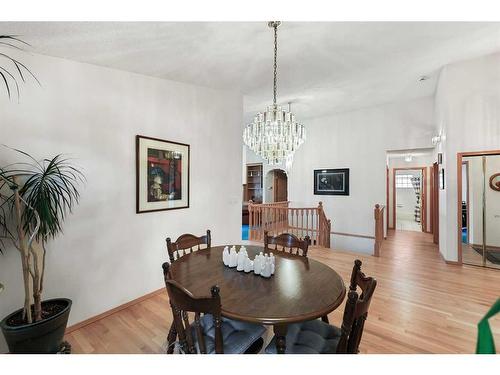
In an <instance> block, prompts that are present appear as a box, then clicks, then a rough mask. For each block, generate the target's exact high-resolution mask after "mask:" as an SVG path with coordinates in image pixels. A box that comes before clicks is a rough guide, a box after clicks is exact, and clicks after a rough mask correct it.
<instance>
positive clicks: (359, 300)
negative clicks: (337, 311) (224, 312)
mask: <svg viewBox="0 0 500 375" xmlns="http://www.w3.org/2000/svg"><path fill="white" fill-rule="evenodd" d="M376 286H377V280H375V279H374V278H373V277H367V276H365V274H364V273H363V272H361V261H360V260H356V261H354V267H353V270H352V274H351V281H350V285H349V292H348V294H347V302H346V305H345V309H344V316H343V318H342V325H341V327H340V328H339V327H336V326H334V325H330V324H328V323H325V322H324V321H322V320H319V319H316V320H310V321H307V322H302V323H296V324H291V325H289V326H288V332H287V335H286V353H294V354H336V353H339V354H357V353H359V344H360V342H361V336H362V335H363V329H364V326H365V321H366V318H367V316H368V308H369V307H370V303H371V300H372V297H373V292H374V291H375V287H376ZM358 288H359V289H360V290H361V295H358V291H357V290H358ZM266 353H269V354H274V353H276V337H274V338H273V339H272V340H271V342H270V343H269V345H268V346H267V348H266Z"/></svg>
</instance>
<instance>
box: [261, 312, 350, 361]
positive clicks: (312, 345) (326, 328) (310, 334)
mask: <svg viewBox="0 0 500 375" xmlns="http://www.w3.org/2000/svg"><path fill="white" fill-rule="evenodd" d="M340 334H341V331H340V328H337V327H335V326H332V325H330V324H328V323H325V322H323V321H321V320H310V321H307V322H302V323H295V324H290V325H289V326H288V331H287V334H286V351H285V353H286V354H333V353H336V351H337V345H338V343H339V340H340ZM276 352H277V351H276V337H274V338H273V339H272V340H271V342H270V343H269V345H268V346H267V348H266V353H267V354H276Z"/></svg>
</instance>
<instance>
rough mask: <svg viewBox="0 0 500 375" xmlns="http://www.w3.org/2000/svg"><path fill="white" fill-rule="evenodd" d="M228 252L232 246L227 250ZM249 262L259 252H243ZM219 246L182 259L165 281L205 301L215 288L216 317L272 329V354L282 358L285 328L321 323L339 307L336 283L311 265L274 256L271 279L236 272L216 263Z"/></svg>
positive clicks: (340, 288) (341, 290) (341, 287)
mask: <svg viewBox="0 0 500 375" xmlns="http://www.w3.org/2000/svg"><path fill="white" fill-rule="evenodd" d="M229 246H232V245H229ZM246 248H247V251H248V255H249V257H250V258H251V259H253V258H254V257H255V255H256V254H258V253H259V252H261V251H262V252H265V251H264V248H263V247H258V246H246ZM223 249H224V246H217V247H212V248H210V249H202V250H198V251H195V252H192V253H190V254H186V255H184V256H182V257H181V258H179V259H177V260H176V261H175V262H173V263H172V265H171V268H170V270H171V275H172V278H173V279H174V280H176V281H177V282H179V283H180V284H182V285H183V286H184V287H185V288H187V289H188V290H189V291H191V293H193V294H194V295H195V296H199V297H202V296H209V295H210V287H211V286H213V285H218V286H219V288H220V295H221V305H222V307H221V308H222V311H221V312H222V316H224V317H227V318H231V319H236V320H242V321H246V322H253V323H260V324H266V325H273V329H274V334H275V335H276V349H277V352H278V353H285V349H286V340H285V337H286V333H287V326H288V324H290V323H296V322H301V321H306V320H311V319H316V318H319V317H323V316H325V315H327V314H328V313H330V312H332V311H333V310H335V309H336V308H337V307H338V306H339V305H340V304H341V303H342V301H343V299H344V297H345V294H346V289H345V284H344V281H343V280H342V278H341V277H340V276H339V274H338V273H337V272H335V271H334V270H333V269H331V268H330V267H328V266H327V265H325V264H323V263H321V262H318V261H316V260H314V259H310V258H306V257H302V256H297V255H290V254H287V253H284V252H282V251H274V252H273V254H274V255H275V257H276V268H275V273H274V275H273V276H271V277H270V278H264V277H261V276H258V275H254V273H253V272H250V273H245V272H238V271H237V270H236V268H229V267H226V266H224V264H223V263H222V251H223Z"/></svg>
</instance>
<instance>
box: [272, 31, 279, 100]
mask: <svg viewBox="0 0 500 375" xmlns="http://www.w3.org/2000/svg"><path fill="white" fill-rule="evenodd" d="M277 61H278V23H277V22H275V23H274V76H273V78H274V86H273V104H274V105H276V97H277V94H278V62H277Z"/></svg>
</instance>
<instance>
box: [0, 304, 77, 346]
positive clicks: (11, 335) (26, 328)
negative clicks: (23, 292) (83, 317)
mask: <svg viewBox="0 0 500 375" xmlns="http://www.w3.org/2000/svg"><path fill="white" fill-rule="evenodd" d="M47 302H49V303H50V302H57V303H58V304H64V305H66V306H65V307H64V308H63V310H62V311H59V312H58V313H57V314H55V315H53V316H51V317H49V318H46V319H43V320H41V321H39V322H36V323H31V324H25V325H21V326H10V325H8V324H7V321H8V320H9V319H10V318H11V317H13V316H15V315H16V314H18V313H19V312H20V311H22V309H19V310H17V311H15V312H13V313H12V314H10V315H8V316H7V317H5V318H4V319H3V320H2V321H1V322H0V326H1V327H2V332H3V335H4V336H5V340H6V341H7V345H8V346H9V351H10V353H31V354H47V353H57V352H58V350H59V347H60V345H61V342H62V340H63V337H64V331H65V330H66V325H67V323H68V318H69V311H70V309H71V300H70V299H67V298H55V299H50V300H46V301H43V302H42V304H44V303H47Z"/></svg>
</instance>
